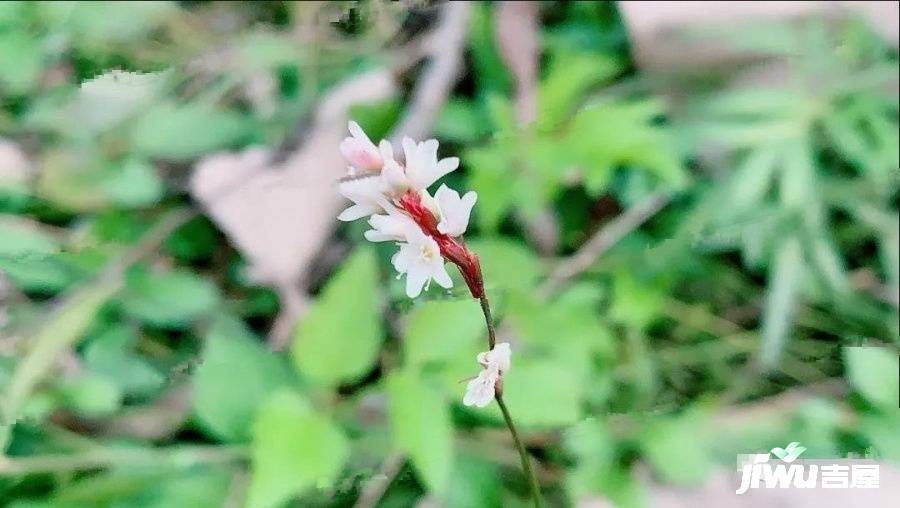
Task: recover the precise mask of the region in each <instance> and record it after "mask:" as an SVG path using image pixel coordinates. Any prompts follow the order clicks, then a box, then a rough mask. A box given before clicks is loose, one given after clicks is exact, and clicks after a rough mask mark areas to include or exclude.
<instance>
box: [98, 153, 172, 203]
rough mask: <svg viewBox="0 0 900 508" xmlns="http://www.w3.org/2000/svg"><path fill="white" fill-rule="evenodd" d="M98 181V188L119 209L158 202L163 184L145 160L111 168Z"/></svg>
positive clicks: (128, 161)
mask: <svg viewBox="0 0 900 508" xmlns="http://www.w3.org/2000/svg"><path fill="white" fill-rule="evenodd" d="M104 176H105V177H104V178H103V179H101V180H100V188H101V189H103V193H104V194H105V195H106V196H107V197H108V198H109V200H110V201H111V202H112V203H113V204H115V205H118V206H119V207H123V208H140V207H145V206H149V205H152V204H154V203H156V202H157V201H159V198H161V197H162V194H163V183H162V180H160V178H159V176H158V175H157V174H156V169H155V168H154V167H153V165H151V164H150V163H148V162H147V161H145V160H142V159H127V160H125V161H124V162H122V163H121V167H118V168H115V167H111V168H109V170H107V171H106V173H105V175H104Z"/></svg>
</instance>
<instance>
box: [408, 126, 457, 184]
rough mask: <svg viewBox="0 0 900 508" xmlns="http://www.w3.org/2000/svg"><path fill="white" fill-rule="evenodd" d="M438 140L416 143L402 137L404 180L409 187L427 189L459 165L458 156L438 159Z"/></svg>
mask: <svg viewBox="0 0 900 508" xmlns="http://www.w3.org/2000/svg"><path fill="white" fill-rule="evenodd" d="M437 149H438V142H437V140H436V139H429V140H427V141H423V142H421V143H416V142H415V141H413V140H412V139H410V138H403V153H404V154H405V155H406V181H407V184H408V186H409V188H411V189H413V190H416V191H420V190H423V189H427V188H428V187H430V186H431V184H433V183H434V182H436V181H438V179H440V178H441V177H442V176H444V175H446V174H447V173H450V172H451V171H454V170H455V169H456V168H458V167H459V158H457V157H447V158H446V159H441V160H438V158H437Z"/></svg>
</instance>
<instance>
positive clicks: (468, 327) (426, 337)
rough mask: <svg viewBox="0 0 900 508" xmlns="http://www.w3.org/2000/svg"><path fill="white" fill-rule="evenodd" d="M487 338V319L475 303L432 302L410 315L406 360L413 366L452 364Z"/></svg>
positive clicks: (407, 327)
mask: <svg viewBox="0 0 900 508" xmlns="http://www.w3.org/2000/svg"><path fill="white" fill-rule="evenodd" d="M485 334H486V330H485V324H484V317H483V316H482V314H481V307H480V306H479V305H478V302H476V301H475V300H472V299H465V300H430V301H427V302H425V303H423V304H422V305H421V306H419V307H417V308H416V309H415V310H413V312H411V313H410V315H409V322H408V324H407V326H406V335H405V336H404V338H403V351H404V353H405V356H404V357H405V358H406V362H407V364H408V365H411V366H421V365H423V364H425V363H429V362H442V361H450V360H453V359H454V358H455V356H456V355H457V354H458V353H459V351H460V350H462V349H463V348H466V349H468V348H469V346H471V345H472V344H473V343H475V342H477V341H479V340H480V339H481V338H482V337H483V336H484V335H485Z"/></svg>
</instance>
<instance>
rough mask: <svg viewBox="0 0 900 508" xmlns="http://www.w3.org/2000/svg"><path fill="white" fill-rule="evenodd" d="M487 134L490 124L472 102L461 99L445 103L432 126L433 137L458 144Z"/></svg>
mask: <svg viewBox="0 0 900 508" xmlns="http://www.w3.org/2000/svg"><path fill="white" fill-rule="evenodd" d="M489 132H490V122H489V121H488V119H487V118H486V115H485V114H484V112H483V111H482V110H481V109H479V107H478V106H477V105H476V104H474V103H473V102H471V101H465V100H462V99H452V100H449V101H447V103H446V104H444V108H443V109H442V110H441V114H440V116H438V119H437V123H436V124H435V126H434V133H435V136H437V137H438V138H440V139H441V140H446V141H455V142H459V143H466V142H472V141H475V140H477V139H479V138H482V137H484V136H486V135H487V134H488V133H489Z"/></svg>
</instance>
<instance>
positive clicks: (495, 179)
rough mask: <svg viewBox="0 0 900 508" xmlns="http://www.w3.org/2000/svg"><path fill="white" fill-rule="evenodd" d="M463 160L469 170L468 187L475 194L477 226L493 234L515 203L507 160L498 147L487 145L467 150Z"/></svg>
mask: <svg viewBox="0 0 900 508" xmlns="http://www.w3.org/2000/svg"><path fill="white" fill-rule="evenodd" d="M463 160H465V161H467V165H468V166H469V167H470V168H472V175H471V176H470V177H469V184H470V186H471V187H472V189H473V190H474V191H476V192H477V193H478V206H476V207H475V211H474V212H475V219H476V220H477V221H478V226H479V227H481V228H482V229H485V230H488V231H496V230H497V228H499V226H500V223H501V221H502V220H503V219H504V217H506V214H507V213H509V210H510V208H512V206H513V205H514V203H515V202H516V194H515V189H514V188H513V186H512V185H509V178H510V172H509V167H510V163H511V160H512V159H511V158H510V157H509V155H508V154H507V153H506V152H505V150H504V149H503V148H502V147H498V146H496V144H494V145H489V146H487V147H484V148H476V149H471V150H467V151H466V152H465V157H464V158H463Z"/></svg>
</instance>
